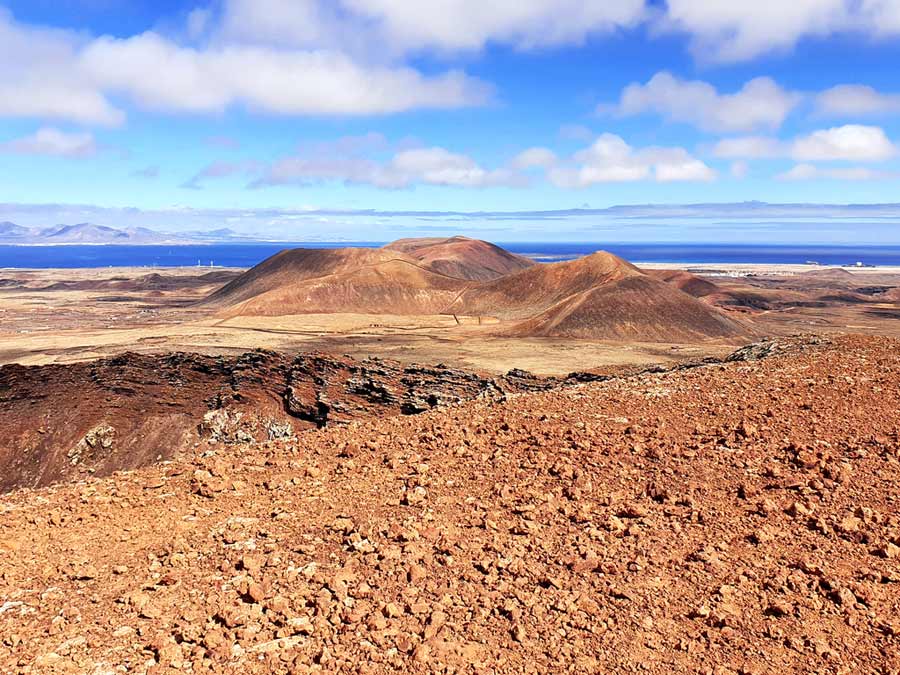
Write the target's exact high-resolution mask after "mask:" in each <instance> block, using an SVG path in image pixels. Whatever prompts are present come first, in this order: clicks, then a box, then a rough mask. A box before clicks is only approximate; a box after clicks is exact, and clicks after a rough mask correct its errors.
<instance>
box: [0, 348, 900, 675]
mask: <svg viewBox="0 0 900 675" xmlns="http://www.w3.org/2000/svg"><path fill="white" fill-rule="evenodd" d="M73 393H74V392H73ZM898 410H900V343H898V342H897V341H895V340H890V339H886V338H874V337H853V336H850V337H834V338H803V339H791V340H782V341H779V342H775V343H766V344H761V345H757V346H752V347H748V348H746V349H744V350H742V351H741V352H739V353H737V354H736V355H735V356H734V357H733V358H732V359H731V360H730V361H728V362H726V363H721V364H713V365H708V366H705V367H700V368H693V369H681V370H675V371H671V372H665V373H657V374H650V373H645V374H641V375H636V376H633V377H623V378H617V379H613V380H609V381H607V382H602V383H592V384H584V385H579V386H574V387H564V388H558V389H554V390H551V391H547V392H543V393H529V394H522V395H519V396H515V397H512V398H509V399H508V400H506V401H502V402H496V401H483V400H482V401H478V400H476V401H470V402H466V403H463V404H461V405H459V406H458V407H453V408H450V409H447V410H441V411H433V412H427V413H425V414H423V415H418V416H414V417H392V418H387V419H372V420H368V421H365V422H352V423H350V424H348V425H340V426H336V427H328V428H326V429H325V430H321V431H308V432H303V433H301V434H300V435H299V436H297V437H296V438H287V439H277V440H271V441H263V442H259V443H244V444H238V445H226V444H223V443H216V444H212V445H211V444H208V443H205V442H204V443H202V444H201V445H200V446H199V447H197V448H196V449H195V450H192V451H188V452H186V453H183V454H179V455H177V456H175V457H174V458H173V459H172V460H171V461H169V462H166V463H164V464H161V465H157V466H152V467H148V468H144V469H141V470H138V471H134V472H125V473H120V474H117V475H114V476H112V477H109V478H104V479H91V480H86V481H82V482H78V483H70V484H66V485H61V486H56V487H51V488H44V489H41V490H20V491H17V492H13V493H10V494H7V495H5V496H3V497H2V498H0V514H2V517H0V672H3V673H11V674H17V675H18V674H21V675H25V674H26V673H27V674H29V675H38V674H39V675H53V674H55V673H79V674H81V673H90V674H95V675H101V674H102V675H106V674H107V673H119V672H135V673H154V674H161V673H171V674H173V675H174V673H176V672H177V673H183V672H192V673H229V674H230V673H234V674H238V673H240V674H244V673H272V674H276V675H277V674H287V673H312V672H323V673H324V672H328V673H393V672H402V673H496V674H500V673H510V674H511V673H608V674H610V675H618V674H625V673H637V672H642V673H650V674H659V675H662V674H665V675H672V674H682V673H683V674H685V675H687V674H690V675H696V674H698V673H703V674H710V675H769V674H771V673H778V674H784V675H792V674H798V675H801V674H802V675H809V674H810V673H816V674H817V675H819V674H821V675H837V674H842V675H850V674H853V675H856V674H860V675H895V674H896V673H898V672H900V619H898V617H900V509H898V496H897V490H896V487H897V484H898V479H900V417H898V413H897V411H898Z"/></svg>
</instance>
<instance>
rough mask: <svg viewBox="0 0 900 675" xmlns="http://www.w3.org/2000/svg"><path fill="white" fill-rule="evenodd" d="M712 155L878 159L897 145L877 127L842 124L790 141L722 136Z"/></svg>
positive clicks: (890, 154) (807, 159) (806, 159)
mask: <svg viewBox="0 0 900 675" xmlns="http://www.w3.org/2000/svg"><path fill="white" fill-rule="evenodd" d="M712 152H713V155H715V156H716V157H720V158H723V159H775V158H784V157H786V158H790V159H793V160H795V161H797V162H832V161H847V162H881V161H884V160H887V159H890V158H891V157H894V156H895V155H896V154H897V146H895V145H894V143H893V142H892V141H891V139H890V138H888V136H887V134H886V133H885V132H884V130H883V129H882V128H881V127H872V126H863V125H859V124H846V125H844V126H841V127H832V128H830V129H819V130H817V131H813V132H812V133H810V134H807V135H804V136H798V137H796V138H795V139H794V140H792V141H790V142H783V141H780V140H778V139H777V138H771V137H769V136H741V137H736V138H725V139H722V140H721V141H719V142H718V143H716V145H715V146H713V149H712Z"/></svg>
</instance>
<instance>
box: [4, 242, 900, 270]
mask: <svg viewBox="0 0 900 675" xmlns="http://www.w3.org/2000/svg"><path fill="white" fill-rule="evenodd" d="M382 245H383V243H382V242H364V243H353V244H348V243H328V242H316V243H301V242H298V243H258V244H257V243H241V244H203V245H184V246H88V245H84V246H82V245H72V246H0V268H4V267H14V268H56V267H58V268H76V267H148V268H152V267H185V266H195V265H198V264H200V265H203V266H210V265H214V266H215V267H252V266H253V265H255V264H257V263H259V262H261V261H263V260H265V259H266V258H268V257H269V256H271V255H274V254H275V253H277V252H278V251H281V250H282V249H285V248H296V247H307V248H332V247H340V246H359V247H377V246H382ZM500 245H501V246H503V247H504V248H506V249H507V250H509V251H512V252H514V253H519V254H522V255H526V256H529V257H532V258H534V259H535V260H539V261H541V262H556V261H560V260H572V259H573V258H577V257H580V256H583V255H587V254H590V253H593V252H594V251H598V250H601V249H602V250H606V251H610V252H612V253H615V254H616V255H618V256H621V257H623V258H625V259H626V260H630V261H632V262H653V263H681V264H695V263H761V264H778V263H780V264H799V263H806V262H810V261H815V262H818V263H820V264H822V265H853V264H855V263H857V262H861V263H863V264H865V265H875V266H883V265H900V246H878V247H875V246H738V245H734V244H612V243H610V244H606V243H602V242H590V243H581V244H572V243H566V244H558V243H540V242H534V243H511V244H503V243H501V244H500Z"/></svg>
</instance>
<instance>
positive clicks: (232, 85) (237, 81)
mask: <svg viewBox="0 0 900 675" xmlns="http://www.w3.org/2000/svg"><path fill="white" fill-rule="evenodd" d="M114 95H117V96H124V97H126V98H128V99H130V100H131V101H133V102H134V103H136V104H137V105H139V106H140V107H142V108H145V109H152V110H163V111H170V112H181V113H220V112H223V111H225V110H226V109H228V108H230V107H232V106H238V105H239V106H244V107H246V108H249V109H252V110H257V111H262V112H266V113H274V114H284V115H378V114H390V113H396V112H402V111H408V110H417V109H427V108H444V109H453V108H460V107H466V106H473V105H482V104H484V103H486V102H487V101H488V100H490V98H491V96H492V90H491V87H490V86H489V85H487V84H486V83H484V82H482V81H480V80H477V79H474V78H471V77H469V76H467V75H466V74H464V73H462V72H459V71H448V72H444V73H439V74H436V75H424V74H423V73H421V72H420V71H418V70H416V69H414V68H411V67H407V66H403V65H373V64H369V63H363V62H360V61H357V60H354V59H353V58H351V57H350V56H348V55H347V54H346V53H342V52H339V51H335V50H329V49H307V50H298V49H278V48H274V47H272V46H266V45H235V44H214V45H213V46H209V47H205V48H202V49H200V48H191V47H185V46H181V45H179V44H177V43H175V42H173V41H171V40H169V39H167V38H165V37H163V36H161V35H159V34H157V33H154V32H147V33H144V34H142V35H137V36H134V37H131V38H126V39H118V38H112V37H102V38H97V39H89V38H85V37H83V36H79V35H76V34H74V33H71V32H67V31H62V30H46V29H36V28H31V27H28V26H25V25H22V24H19V23H16V22H15V21H14V20H13V19H12V17H11V15H10V14H9V13H8V12H5V11H3V10H2V9H0V116H5V117H37V118H51V119H53V118H57V119H65V120H71V121H76V122H81V123H86V124H88V123H89V124H98V125H113V124H119V123H121V122H122V121H123V120H124V118H125V115H124V112H123V111H122V110H120V109H118V108H117V107H115V106H114V105H113V104H112V103H111V102H110V97H111V96H114Z"/></svg>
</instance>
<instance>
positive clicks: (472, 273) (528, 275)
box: [208, 238, 752, 342]
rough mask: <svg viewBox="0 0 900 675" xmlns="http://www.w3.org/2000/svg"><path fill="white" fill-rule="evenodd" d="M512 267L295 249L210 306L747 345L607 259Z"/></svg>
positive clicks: (455, 242)
mask: <svg viewBox="0 0 900 675" xmlns="http://www.w3.org/2000/svg"><path fill="white" fill-rule="evenodd" d="M414 256H418V257H414ZM515 258H516V257H515V256H512V254H509V253H507V252H505V251H503V250H502V249H499V248H498V247H496V246H493V245H491V244H488V243H486V242H479V241H474V240H468V239H459V238H456V239H452V240H440V241H433V240H401V241H400V242H398V243H396V244H392V245H391V246H389V247H387V248H385V249H379V250H361V249H334V250H304V249H297V250H294V251H285V252H282V253H279V254H278V255H276V256H274V257H273V258H270V259H269V260H267V261H265V262H263V263H261V264H260V265H258V266H257V267H255V268H253V269H252V270H250V271H248V272H247V273H246V274H244V275H242V276H241V277H238V278H237V279H235V280H234V281H232V282H231V283H229V284H227V285H226V286H224V287H223V288H222V289H221V290H219V291H217V292H216V293H214V294H213V295H211V296H210V298H209V300H208V304H209V305H211V306H213V307H216V308H219V309H220V311H221V315H222V316H223V317H226V318H232V317H235V316H284V315H288V314H304V313H372V314H395V315H424V314H452V315H458V316H470V317H479V318H482V319H490V320H495V319H499V320H502V321H506V322H512V324H511V325H507V326H504V327H502V328H501V329H500V330H499V333H500V334H502V335H509V336H518V337H563V338H593V339H605V340H626V341H629V340H630V341H640V342H654V341H678V340H696V339H701V340H702V339H708V338H731V339H742V338H747V337H748V336H749V335H751V334H752V329H751V328H750V327H749V326H747V325H746V324H744V323H742V322H740V321H738V320H736V319H732V318H729V317H727V316H725V315H724V314H722V313H721V312H720V311H719V310H718V309H716V308H714V307H712V306H710V305H709V304H704V303H701V302H699V301H697V300H696V299H695V298H694V297H692V296H691V295H689V294H688V293H687V292H684V291H683V290H682V289H681V288H680V287H679V286H680V285H684V282H683V280H679V279H676V280H675V281H674V282H673V283H667V281H669V280H661V279H658V278H656V277H655V276H650V275H647V274H645V273H643V272H641V271H640V270H639V269H638V268H636V267H635V266H634V265H631V264H630V263H628V262H626V261H624V260H622V259H621V258H618V257H616V256H614V255H612V254H610V253H606V252H598V253H595V254H593V255H590V256H587V257H585V258H581V259H578V260H573V261H569V262H561V263H555V264H550V265H534V264H530V265H525V264H524V263H521V262H520V261H518V260H516V259H515ZM460 266H461V267H460ZM504 266H505V267H504ZM501 267H503V270H500V268H501ZM501 271H503V272H504V273H503V274H502V276H498V274H500V272H501ZM483 279H492V280H487V281H485V280H483ZM698 281H699V280H698ZM696 285H697V284H694V286H696Z"/></svg>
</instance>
